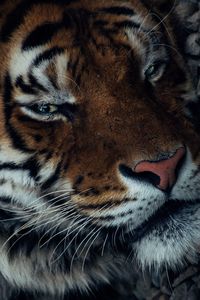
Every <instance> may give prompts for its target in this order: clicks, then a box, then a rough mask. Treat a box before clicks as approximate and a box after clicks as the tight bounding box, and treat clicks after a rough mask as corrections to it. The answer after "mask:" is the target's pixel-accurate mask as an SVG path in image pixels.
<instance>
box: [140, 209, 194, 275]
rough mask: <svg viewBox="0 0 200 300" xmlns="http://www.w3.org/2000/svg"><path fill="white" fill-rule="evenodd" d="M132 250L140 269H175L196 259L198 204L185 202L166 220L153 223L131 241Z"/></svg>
mask: <svg viewBox="0 0 200 300" xmlns="http://www.w3.org/2000/svg"><path fill="white" fill-rule="evenodd" d="M134 250H135V251H134V252H135V255H136V259H137V261H138V262H139V264H140V266H141V267H142V268H143V269H146V268H149V269H152V268H153V269H154V268H155V269H156V270H159V269H160V268H162V267H167V268H170V269H173V270H176V269H177V268H180V267H181V266H184V265H185V263H187V262H194V261H196V258H197V255H198V253H199V252H200V204H195V205H191V206H187V207H186V208H183V209H181V210H180V211H179V212H178V213H177V214H176V215H172V216H170V218H169V219H168V220H167V222H165V220H164V222H163V224H162V223H161V224H160V223H159V224H157V225H156V224H155V225H154V226H153V227H152V229H151V228H150V230H149V231H148V232H147V233H146V234H145V235H144V236H142V238H140V240H139V241H137V242H136V243H135V244H134Z"/></svg>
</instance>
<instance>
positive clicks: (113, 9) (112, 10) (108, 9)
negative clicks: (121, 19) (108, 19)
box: [101, 6, 135, 16]
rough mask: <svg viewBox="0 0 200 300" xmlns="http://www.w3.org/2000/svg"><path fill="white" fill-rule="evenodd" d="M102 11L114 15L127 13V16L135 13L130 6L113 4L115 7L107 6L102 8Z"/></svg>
mask: <svg viewBox="0 0 200 300" xmlns="http://www.w3.org/2000/svg"><path fill="white" fill-rule="evenodd" d="M101 11H102V12H104V13H108V14H114V15H125V16H132V15H134V14H135V12H134V10H133V9H130V8H129V7H125V6H124V7H123V6H113V7H105V8H103V9H101Z"/></svg>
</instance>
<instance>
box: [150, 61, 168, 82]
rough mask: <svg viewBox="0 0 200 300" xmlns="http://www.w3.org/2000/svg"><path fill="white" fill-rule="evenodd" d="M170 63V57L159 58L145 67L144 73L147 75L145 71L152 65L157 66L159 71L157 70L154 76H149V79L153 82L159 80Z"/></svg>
mask: <svg viewBox="0 0 200 300" xmlns="http://www.w3.org/2000/svg"><path fill="white" fill-rule="evenodd" d="M168 63H169V60H168V59H162V60H161V59H157V60H155V61H154V62H152V63H151V64H149V65H148V66H147V68H146V69H145V71H144V75H145V76H146V74H145V73H146V72H147V71H148V69H149V68H150V67H151V66H155V67H156V68H157V72H155V74H152V78H149V79H148V78H147V80H149V81H150V82H152V83H154V82H156V81H158V80H159V79H160V78H161V77H162V75H163V73H164V71H165V69H166V67H167V65H168Z"/></svg>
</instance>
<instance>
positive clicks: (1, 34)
mask: <svg viewBox="0 0 200 300" xmlns="http://www.w3.org/2000/svg"><path fill="white" fill-rule="evenodd" d="M74 2H79V0H23V1H22V2H21V3H20V4H19V5H17V7H16V8H15V9H14V10H13V11H12V12H11V13H10V14H9V15H8V16H7V18H6V21H5V23H4V24H3V26H2V28H1V31H0V40H1V41H2V42H7V41H8V40H9V38H10V37H11V35H12V34H13V32H14V31H15V30H17V28H18V27H19V26H20V25H21V24H22V23H23V21H24V17H25V16H26V14H27V12H28V11H29V10H30V9H31V8H32V6H33V5H36V4H56V5H61V6H66V5H69V4H71V3H74Z"/></svg>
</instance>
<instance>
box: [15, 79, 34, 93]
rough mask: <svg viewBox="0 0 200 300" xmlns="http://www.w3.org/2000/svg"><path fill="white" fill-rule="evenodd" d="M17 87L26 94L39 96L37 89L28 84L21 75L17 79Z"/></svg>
mask: <svg viewBox="0 0 200 300" xmlns="http://www.w3.org/2000/svg"><path fill="white" fill-rule="evenodd" d="M15 85H16V87H18V88H20V89H21V91H22V92H24V93H25V94H30V95H37V92H36V91H35V89H34V88H33V87H32V86H31V85H29V84H26V83H25V82H24V80H23V78H22V76H21V75H20V76H19V77H17V79H16V83H15Z"/></svg>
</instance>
